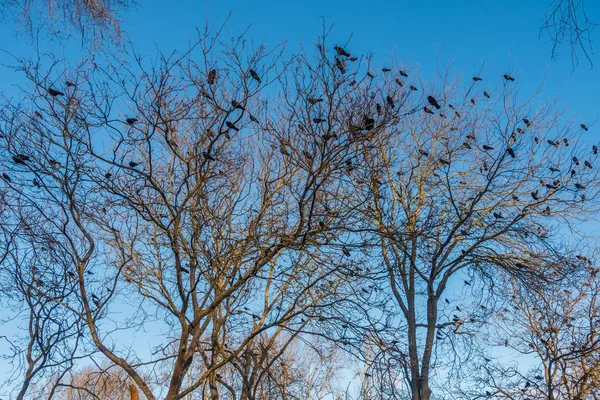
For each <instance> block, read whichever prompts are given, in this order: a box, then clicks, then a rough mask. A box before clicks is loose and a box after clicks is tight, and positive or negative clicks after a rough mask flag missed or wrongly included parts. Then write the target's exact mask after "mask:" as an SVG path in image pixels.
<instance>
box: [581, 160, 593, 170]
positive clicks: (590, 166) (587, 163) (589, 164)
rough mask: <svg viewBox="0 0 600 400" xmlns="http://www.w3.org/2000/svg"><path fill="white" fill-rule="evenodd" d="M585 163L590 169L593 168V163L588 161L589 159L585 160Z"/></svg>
mask: <svg viewBox="0 0 600 400" xmlns="http://www.w3.org/2000/svg"><path fill="white" fill-rule="evenodd" d="M583 165H585V166H586V167H588V168H589V169H592V164H591V163H590V162H589V161H587V160H586V161H584V162H583Z"/></svg>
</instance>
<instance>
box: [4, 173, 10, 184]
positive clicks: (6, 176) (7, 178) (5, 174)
mask: <svg viewBox="0 0 600 400" xmlns="http://www.w3.org/2000/svg"><path fill="white" fill-rule="evenodd" d="M2 179H4V180H5V181H6V182H8V183H11V182H12V179H10V176H8V174H7V173H6V172H3V173H2Z"/></svg>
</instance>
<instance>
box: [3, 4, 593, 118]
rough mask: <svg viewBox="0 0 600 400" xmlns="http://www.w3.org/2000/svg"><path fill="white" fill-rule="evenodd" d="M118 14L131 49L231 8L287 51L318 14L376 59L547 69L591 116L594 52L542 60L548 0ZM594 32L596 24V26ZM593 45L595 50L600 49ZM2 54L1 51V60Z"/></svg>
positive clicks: (522, 74) (258, 35)
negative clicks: (574, 59) (574, 58)
mask: <svg viewBox="0 0 600 400" xmlns="http://www.w3.org/2000/svg"><path fill="white" fill-rule="evenodd" d="M140 3H141V5H140V6H138V7H137V8H135V9H133V10H130V11H129V12H127V13H126V14H125V15H124V19H125V20H126V23H125V25H124V28H125V30H126V31H128V33H129V35H130V38H131V40H132V41H133V42H134V43H135V45H136V50H137V51H138V52H140V53H142V54H148V55H150V54H153V53H154V51H155V49H156V47H158V48H160V49H161V50H163V51H170V50H172V49H175V48H177V49H183V48H184V47H185V46H186V44H187V43H188V41H190V40H192V39H193V38H194V37H195V28H196V27H202V26H203V25H204V24H205V22H206V21H207V20H208V21H209V22H211V23H221V22H222V21H223V20H224V19H225V18H226V17H227V16H228V15H229V14H230V13H231V14H232V17H231V22H230V24H229V25H228V27H227V30H228V32H229V33H231V34H235V33H240V32H241V31H242V30H244V29H245V28H247V27H248V26H249V25H251V30H250V37H251V38H252V39H254V40H255V41H257V42H265V43H266V44H270V45H274V44H277V43H279V42H282V41H284V40H285V41H287V42H288V48H289V49H290V50H294V49H296V48H297V47H298V46H299V44H300V43H309V42H311V41H312V40H313V39H314V38H315V37H316V36H317V35H318V34H320V33H321V31H322V28H321V27H322V20H321V17H324V18H325V20H326V22H327V23H328V24H333V25H334V31H333V34H332V40H333V41H339V42H341V43H344V42H346V41H347V39H348V38H349V37H350V35H352V40H351V45H350V50H351V51H352V52H353V53H359V54H361V53H362V54H364V53H367V52H373V53H374V54H375V55H376V58H377V59H379V60H381V61H384V60H385V58H386V56H387V55H389V54H390V53H391V52H392V51H396V52H397V54H398V55H399V56H400V57H401V59H402V60H403V61H404V62H410V63H411V64H413V65H416V66H418V67H419V68H420V69H421V71H422V72H423V73H424V75H425V77H427V76H428V74H430V73H431V72H432V71H433V68H435V62H436V59H438V60H439V61H441V62H442V63H447V62H450V61H452V60H454V66H455V68H456V70H457V71H458V72H464V73H465V74H467V75H468V76H469V75H470V74H471V73H472V72H473V71H476V70H478V69H479V67H480V66H481V65H482V63H485V64H486V68H487V70H486V73H487V74H490V77H492V76H493V75H492V74H493V73H494V71H497V72H501V73H503V72H504V71H506V70H508V69H509V67H511V68H513V69H514V72H515V75H516V77H517V79H518V83H519V84H520V85H521V88H522V89H524V91H525V93H527V92H529V90H533V89H534V88H535V87H536V86H537V85H538V84H540V82H541V81H542V80H543V79H544V78H545V79H546V84H545V86H544V93H545V94H546V95H547V96H549V97H552V96H554V95H556V94H559V95H561V99H562V100H561V105H563V106H565V107H567V106H570V107H571V110H572V111H573V112H574V113H575V114H576V115H577V116H576V119H577V120H582V121H583V120H585V121H587V122H588V123H589V122H592V121H594V120H596V118H597V117H598V114H599V111H598V107H597V101H596V100H595V97H596V93H597V91H598V89H600V75H599V71H598V70H600V51H599V52H598V53H597V54H596V55H595V56H594V57H593V61H594V65H595V69H591V68H590V65H589V63H587V62H586V61H585V60H582V62H581V64H580V66H579V67H578V68H577V69H576V70H575V71H573V69H572V65H571V62H570V58H569V49H568V48H566V47H564V48H562V49H561V58H560V59H559V60H558V61H557V62H554V61H552V60H551V59H550V53H551V43H550V40H549V38H548V37H547V35H544V36H543V37H542V38H541V39H538V36H539V27H540V26H541V25H542V22H543V19H544V14H545V11H546V8H547V7H548V5H549V3H550V0H527V1H521V0H501V1H500V0H498V1H492V0H453V1H447V0H423V1H414V0H413V1H405V0H344V1H341V0H321V1H314V0H306V1H291V2H288V1H280V0H266V1H239V0H181V1H177V2H165V1H161V0H143V1H140ZM587 9H588V13H589V15H590V16H591V18H592V19H593V20H595V21H597V22H600V1H590V2H587ZM14 27H15V26H14V25H12V24H4V25H3V26H1V27H0V37H1V38H3V40H2V41H0V48H2V49H5V50H9V51H11V52H12V53H13V54H15V55H17V56H21V55H25V54H26V53H27V50H28V46H27V45H28V41H27V39H26V38H23V37H22V38H18V39H17V38H15V36H14V33H13V29H14ZM594 37H595V38H596V39H600V29H599V30H597V31H596V34H595V35H594ZM599 50H600V49H599ZM4 62H6V61H5V57H4V56H3V55H1V54H0V63H4ZM13 77H15V75H13V74H12V73H10V72H8V71H6V70H5V69H4V68H2V67H0V91H6V90H7V89H8V88H7V86H8V85H10V83H11V82H12V81H13V79H15V78H13Z"/></svg>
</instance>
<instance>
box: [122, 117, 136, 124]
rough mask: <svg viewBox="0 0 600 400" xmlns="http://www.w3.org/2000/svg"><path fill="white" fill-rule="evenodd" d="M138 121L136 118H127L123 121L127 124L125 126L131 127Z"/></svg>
mask: <svg viewBox="0 0 600 400" xmlns="http://www.w3.org/2000/svg"><path fill="white" fill-rule="evenodd" d="M137 121H138V120H137V119H136V118H127V119H126V120H125V122H127V125H133V124H135V123H136V122H137Z"/></svg>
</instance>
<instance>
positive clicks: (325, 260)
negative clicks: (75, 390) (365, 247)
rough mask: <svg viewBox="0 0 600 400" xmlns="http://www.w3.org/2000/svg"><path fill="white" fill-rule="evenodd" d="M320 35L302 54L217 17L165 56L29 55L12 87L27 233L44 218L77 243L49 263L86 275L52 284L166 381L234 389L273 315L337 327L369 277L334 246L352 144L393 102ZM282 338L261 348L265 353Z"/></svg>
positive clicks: (167, 385)
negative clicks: (353, 272)
mask: <svg viewBox="0 0 600 400" xmlns="http://www.w3.org/2000/svg"><path fill="white" fill-rule="evenodd" d="M317 48H318V51H317V53H316V55H314V56H313V55H311V56H309V55H307V54H299V55H298V56H296V57H294V58H293V59H292V60H291V61H290V62H284V61H283V58H282V57H281V56H280V55H279V54H280V51H281V49H280V48H278V47H276V48H273V49H269V48H266V47H265V46H258V47H256V48H255V47H253V46H252V45H251V44H250V43H248V42H247V41H246V40H245V39H244V37H243V36H242V37H238V38H233V39H232V40H231V41H230V42H228V43H227V42H225V41H224V40H223V39H222V38H221V37H220V36H219V35H218V34H216V35H211V34H210V33H208V32H205V33H201V37H200V39H199V41H198V43H196V44H195V45H194V46H192V47H191V48H190V49H189V50H188V51H186V52H184V53H173V54H171V55H161V56H159V58H158V59H156V60H155V61H150V62H148V61H146V60H143V59H142V58H140V57H136V58H135V59H134V60H119V59H117V58H114V59H112V60H110V61H109V62H107V63H106V64H96V63H94V62H90V61H88V62H84V63H81V64H78V65H74V66H73V65H65V64H64V63H61V62H59V61H54V60H53V58H52V56H46V57H43V56H42V57H40V59H39V60H45V61H46V62H49V63H50V65H49V66H48V65H45V66H42V65H41V61H39V62H35V63H34V62H23V63H21V64H20V65H19V66H18V69H19V70H20V71H22V72H23V73H24V75H25V76H26V77H27V79H28V80H29V85H28V86H26V87H23V88H22V89H23V94H24V97H23V99H22V100H20V101H14V100H11V99H5V102H6V105H5V107H4V108H3V110H2V114H1V115H2V118H1V122H0V126H1V134H2V138H1V141H0V148H1V151H0V153H1V157H2V169H3V173H4V174H5V175H4V176H3V182H2V185H3V190H4V191H6V192H7V193H10V196H11V199H12V200H11V203H9V204H8V210H9V211H10V212H11V213H12V215H10V216H9V217H8V220H9V221H17V220H18V219H19V217H20V215H21V214H22V213H26V214H27V215H28V227H29V230H26V229H25V228H24V227H23V229H20V230H19V235H21V236H22V237H23V238H24V239H22V240H20V242H19V246H21V247H20V248H22V249H23V250H20V251H24V252H27V251H29V250H30V248H31V244H28V242H27V240H29V241H30V242H31V241H32V240H33V239H32V238H35V235H36V234H37V232H44V235H47V236H48V237H49V239H50V240H51V241H52V251H58V252H59V253H60V254H64V255H68V257H66V258H65V260H64V263H60V264H59V263H49V264H47V265H44V267H43V270H41V271H40V274H42V275H44V276H46V275H48V276H50V275H51V276H60V277H62V278H61V279H62V280H61V281H57V282H53V284H54V285H56V287H57V288H58V289H60V290H63V288H70V289H71V291H70V292H69V293H68V295H65V296H64V297H61V298H60V299H57V298H55V296H49V298H50V299H51V300H53V301H54V302H55V303H56V304H57V305H58V306H59V307H60V308H61V309H62V310H63V311H64V312H66V313H69V314H70V318H73V319H75V320H82V321H83V322H84V325H85V332H84V335H85V340H86V341H87V342H86V343H87V344H88V345H89V346H91V347H93V349H95V350H96V351H98V352H99V353H101V354H102V355H103V356H104V357H105V358H106V359H108V360H109V362H110V363H111V364H112V365H114V366H116V367H118V368H120V369H122V370H123V371H125V373H126V374H127V375H128V376H129V377H130V378H131V379H132V381H133V382H134V383H135V385H136V386H137V387H138V388H139V389H140V391H141V392H142V393H143V395H144V396H145V397H146V398H148V399H153V398H156V397H159V396H160V397H164V398H167V399H177V398H186V397H187V396H189V395H191V394H192V393H194V392H195V391H197V390H199V389H200V388H204V387H207V388H208V393H209V398H211V399H217V398H220V396H221V395H222V393H224V392H226V391H227V390H228V388H227V386H226V384H225V382H223V381H221V380H220V379H219V376H218V375H219V371H220V370H221V369H222V368H225V367H226V366H230V365H235V363H238V364H237V365H241V364H240V363H241V360H244V354H246V355H247V354H250V352H252V351H254V350H255V348H256V345H258V344H263V345H264V343H265V342H264V341H263V340H262V339H260V338H264V335H265V334H266V332H272V331H274V330H275V331H281V332H282V333H285V334H286V335H284V336H281V335H280V336H279V337H280V338H281V337H287V338H289V339H290V340H291V339H293V338H294V337H296V336H297V335H298V334H299V333H302V334H305V335H309V334H314V335H321V336H327V337H335V335H330V334H329V333H330V332H331V331H332V330H334V329H335V324H336V322H337V321H338V320H339V318H338V317H337V316H336V315H337V314H335V313H333V312H331V309H333V308H336V309H337V310H339V309H341V308H342V307H343V306H344V304H350V303H345V302H346V300H345V298H346V297H347V295H349V294H352V292H353V290H354V289H353V288H352V286H351V285H350V284H349V283H350V281H351V278H350V277H349V275H348V274H346V272H345V271H346V270H344V269H341V268H340V267H339V265H338V263H337V262H332V259H340V257H343V256H341V255H340V251H341V250H342V245H341V243H340V242H339V240H338V239H337V230H338V227H340V226H342V225H343V224H344V223H345V220H346V219H347V217H348V215H349V213H350V212H351V210H350V209H348V208H347V207H346V205H345V203H346V202H345V200H344V199H343V198H342V197H341V195H342V194H343V191H344V190H345V188H344V187H345V186H346V184H347V172H346V171H347V164H346V161H347V160H348V159H351V158H353V157H355V154H356V153H358V152H360V151H362V149H363V148H364V143H365V142H368V141H372V140H374V138H375V137H376V136H377V135H378V134H379V132H381V131H383V127H384V126H385V124H386V123H387V120H382V121H379V122H377V123H375V122H374V121H373V122H370V120H369V119H368V118H366V116H365V115H364V113H363V111H362V110H363V105H364V104H365V103H366V102H367V101H369V95H368V85H366V83H367V81H362V83H361V84H359V85H356V84H355V83H352V80H353V79H354V78H353V76H354V74H355V72H354V70H355V69H356V68H357V67H355V68H354V69H353V67H352V61H350V60H349V59H347V58H348V57H346V56H338V55H335V53H334V52H333V51H332V50H325V46H324V44H319V45H318V46H317ZM332 53H333V54H332ZM311 57H312V58H311ZM356 64H357V65H358V63H356ZM303 85H304V86H303ZM270 91H273V92H274V94H269V92H270ZM317 97H318V98H317ZM14 225H15V226H18V224H16V223H15V224H14ZM21 236H19V237H21ZM3 268H5V269H6V270H7V271H12V270H13V269H14V268H15V267H14V265H12V264H7V263H5V264H3ZM144 331H152V332H155V333H156V334H157V337H159V338H160V339H159V340H157V341H154V342H151V343H149V345H151V346H153V353H152V355H151V356H147V355H142V353H140V351H139V349H138V347H137V346H139V343H137V344H136V343H135V342H136V340H135V335H136V334H140V333H141V332H144ZM279 348H285V344H283V343H278V344H277V346H276V347H273V348H265V349H264V351H263V350H261V351H263V353H264V354H265V355H269V357H267V358H265V359H260V360H259V361H260V362H257V360H256V359H254V358H252V357H251V358H252V359H251V361H252V362H253V363H256V365H258V366H260V367H261V368H262V369H261V368H259V369H257V370H256V371H259V373H260V374H263V375H264V374H265V373H263V372H262V371H263V370H264V365H265V363H267V364H268V363H271V362H277V357H275V359H271V357H270V355H273V354H278V353H277V351H278V350H277V349H279ZM273 360H275V361H273ZM197 363H200V364H202V369H201V370H202V371H203V372H202V373H201V374H200V375H194V377H193V379H188V378H190V372H191V369H192V366H194V365H197ZM158 365H161V370H162V371H165V370H166V371H168V373H167V375H168V379H167V381H166V382H164V383H163V384H160V383H158V382H159V381H160V379H159V376H158V375H159V374H158V372H157V369H156V367H157V366H158ZM165 365H166V366H165ZM241 368H243V366H241ZM266 373H267V374H272V372H269V371H266ZM163 376H164V375H162V373H161V376H160V377H161V378H162V377H163ZM253 379H254V378H253ZM253 384H254V385H255V384H256V382H253ZM57 385H58V384H57ZM247 395H249V394H247Z"/></svg>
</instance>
